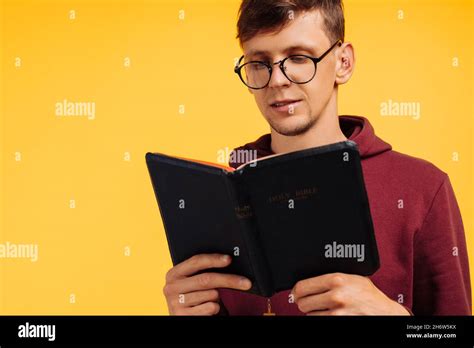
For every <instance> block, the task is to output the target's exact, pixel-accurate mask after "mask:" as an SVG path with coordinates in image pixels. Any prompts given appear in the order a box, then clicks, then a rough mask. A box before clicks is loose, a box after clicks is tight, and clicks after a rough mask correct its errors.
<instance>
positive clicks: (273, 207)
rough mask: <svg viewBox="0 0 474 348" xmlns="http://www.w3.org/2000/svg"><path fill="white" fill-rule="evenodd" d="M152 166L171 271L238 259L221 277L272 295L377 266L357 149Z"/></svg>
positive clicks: (339, 146) (151, 156) (163, 160)
mask: <svg viewBox="0 0 474 348" xmlns="http://www.w3.org/2000/svg"><path fill="white" fill-rule="evenodd" d="M146 162H147V166H148V170H149V172H150V177H151V181H152V184H153V188H154V192H155V195H156V198H157V201H158V206H159V209H160V212H161V217H162V220H163V224H164V228H165V232H166V236H167V240H168V246H169V249H170V253H171V258H172V261H173V264H174V265H176V264H178V263H180V262H182V261H184V260H186V259H188V258H190V257H191V256H193V255H195V254H201V253H222V254H228V255H230V256H232V263H231V264H230V265H229V266H228V267H226V268H223V269H212V270H206V272H207V271H212V272H223V273H232V274H238V275H243V276H245V277H248V278H249V279H250V280H251V281H252V284H253V286H252V288H251V289H250V290H249V292H251V293H254V294H257V295H261V296H266V297H270V296H271V295H273V294H274V293H276V292H278V291H282V290H287V289H291V288H292V287H293V286H294V285H295V284H296V282H298V281H299V280H302V279H307V278H311V277H315V276H318V275H322V274H326V273H332V272H343V273H352V274H360V275H371V274H373V273H374V272H375V271H376V270H377V269H378V267H379V257H378V252H377V244H376V241H375V235H374V230H373V224H372V218H371V215H370V208H369V202H368V198H367V193H366V189H365V185H364V179H363V174H362V169H361V163H360V156H359V151H358V148H357V145H356V144H355V143H354V142H352V141H344V142H340V143H335V144H330V145H325V146H320V147H316V148H311V149H305V150H301V151H296V152H291V153H285V154H280V155H272V156H268V157H265V158H261V159H258V160H256V161H252V162H249V163H246V164H244V165H242V166H240V167H239V168H237V169H235V170H234V169H233V168H231V167H225V166H222V165H217V164H212V163H207V162H202V161H193V160H189V159H183V158H179V157H172V156H167V155H163V154H159V153H147V154H146Z"/></svg>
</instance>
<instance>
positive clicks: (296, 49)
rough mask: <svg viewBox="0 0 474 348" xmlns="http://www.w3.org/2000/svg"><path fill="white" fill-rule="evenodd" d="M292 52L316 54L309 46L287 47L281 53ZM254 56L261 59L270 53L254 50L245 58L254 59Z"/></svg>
mask: <svg viewBox="0 0 474 348" xmlns="http://www.w3.org/2000/svg"><path fill="white" fill-rule="evenodd" d="M292 51H307V52H309V53H311V54H313V55H314V54H316V51H315V49H314V48H313V47H310V46H305V45H294V46H290V47H287V48H285V50H284V51H283V53H286V54H287V53H289V52H292ZM254 56H263V57H269V56H270V52H269V51H261V50H256V51H255V50H254V51H250V52H249V54H248V55H247V57H254Z"/></svg>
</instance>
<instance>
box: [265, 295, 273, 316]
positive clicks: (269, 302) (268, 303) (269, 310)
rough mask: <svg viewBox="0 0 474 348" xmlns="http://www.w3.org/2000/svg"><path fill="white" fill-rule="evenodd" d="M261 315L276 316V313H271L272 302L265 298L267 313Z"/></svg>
mask: <svg viewBox="0 0 474 348" xmlns="http://www.w3.org/2000/svg"><path fill="white" fill-rule="evenodd" d="M263 315H276V313H273V312H272V302H271V301H270V299H269V298H267V311H266V312H265V313H263Z"/></svg>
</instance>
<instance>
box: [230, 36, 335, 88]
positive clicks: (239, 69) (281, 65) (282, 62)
mask: <svg viewBox="0 0 474 348" xmlns="http://www.w3.org/2000/svg"><path fill="white" fill-rule="evenodd" d="M336 46H339V47H340V46H342V40H337V41H336V42H335V43H334V44H333V45H332V46H331V47H329V49H328V50H327V51H326V52H324V53H323V54H322V55H321V56H320V57H317V58H316V57H311V56H308V55H306V54H292V55H291V56H288V57H286V58H284V59H282V60H280V61H278V62H276V63H266V62H262V61H258V60H253V61H250V62H247V63H245V64H243V65H240V63H242V59H244V57H245V55H244V56H242V57H240V59H239V61H238V63H237V65H236V66H235V68H234V72H235V73H236V74H237V75H239V77H240V80H241V81H242V82H243V83H244V85H246V86H247V87H248V88H251V89H255V90H258V89H264V88H266V87H267V86H268V85H269V84H270V81H271V80H272V73H273V66H274V65H278V66H279V68H280V70H281V72H282V73H283V75H285V77H286V78H287V79H288V80H289V81H290V82H293V83H296V84H298V85H304V84H306V83H309V82H311V81H312V80H313V79H314V77H315V76H316V72H317V70H318V63H319V62H321V61H322V60H323V59H324V58H325V57H326V56H327V55H328V54H329V52H331V51H332V50H333V49H334V47H336ZM294 57H306V58H309V59H311V61H312V62H313V63H314V74H313V76H312V77H311V78H310V79H309V80H308V81H306V82H296V81H293V80H292V79H291V78H290V77H288V75H287V74H286V72H285V63H286V61H287V60H288V59H290V58H294ZM255 63H260V64H262V65H265V66H266V67H267V68H268V71H269V73H270V75H269V78H268V82H267V83H266V84H265V86H263V87H251V86H249V85H248V84H247V83H246V82H245V80H244V78H243V77H242V68H244V67H245V66H246V65H248V64H255Z"/></svg>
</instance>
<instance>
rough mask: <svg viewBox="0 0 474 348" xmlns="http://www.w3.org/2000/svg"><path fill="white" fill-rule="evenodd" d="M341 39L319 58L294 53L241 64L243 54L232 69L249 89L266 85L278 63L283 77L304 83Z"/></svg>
mask: <svg viewBox="0 0 474 348" xmlns="http://www.w3.org/2000/svg"><path fill="white" fill-rule="evenodd" d="M341 45H342V41H341V40H338V41H337V42H336V43H335V44H334V45H332V46H331V47H330V48H329V49H328V50H327V51H326V52H324V53H323V54H322V55H321V56H320V57H319V58H315V57H311V56H307V55H305V54H296V55H291V56H288V57H286V58H285V59H282V60H280V61H279V62H276V63H267V62H262V61H251V62H247V63H245V64H243V65H240V64H241V63H242V60H243V59H244V56H242V57H240V59H239V62H238V63H237V66H236V67H235V68H234V71H235V73H236V74H237V75H239V77H240V79H241V80H242V82H243V83H244V84H245V85H246V86H247V87H249V88H251V89H263V88H265V87H267V86H268V84H269V83H270V80H271V78H272V72H273V66H274V65H278V66H279V68H280V70H281V72H282V73H283V75H285V77H286V78H287V79H288V80H290V81H291V82H293V83H297V84H300V85H302V84H305V83H308V82H310V81H311V80H312V79H314V77H315V76H316V71H317V66H318V63H319V62H320V61H322V60H323V59H324V57H326V56H327V55H328V53H329V52H331V51H332V50H333V48H334V47H336V46H341Z"/></svg>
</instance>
